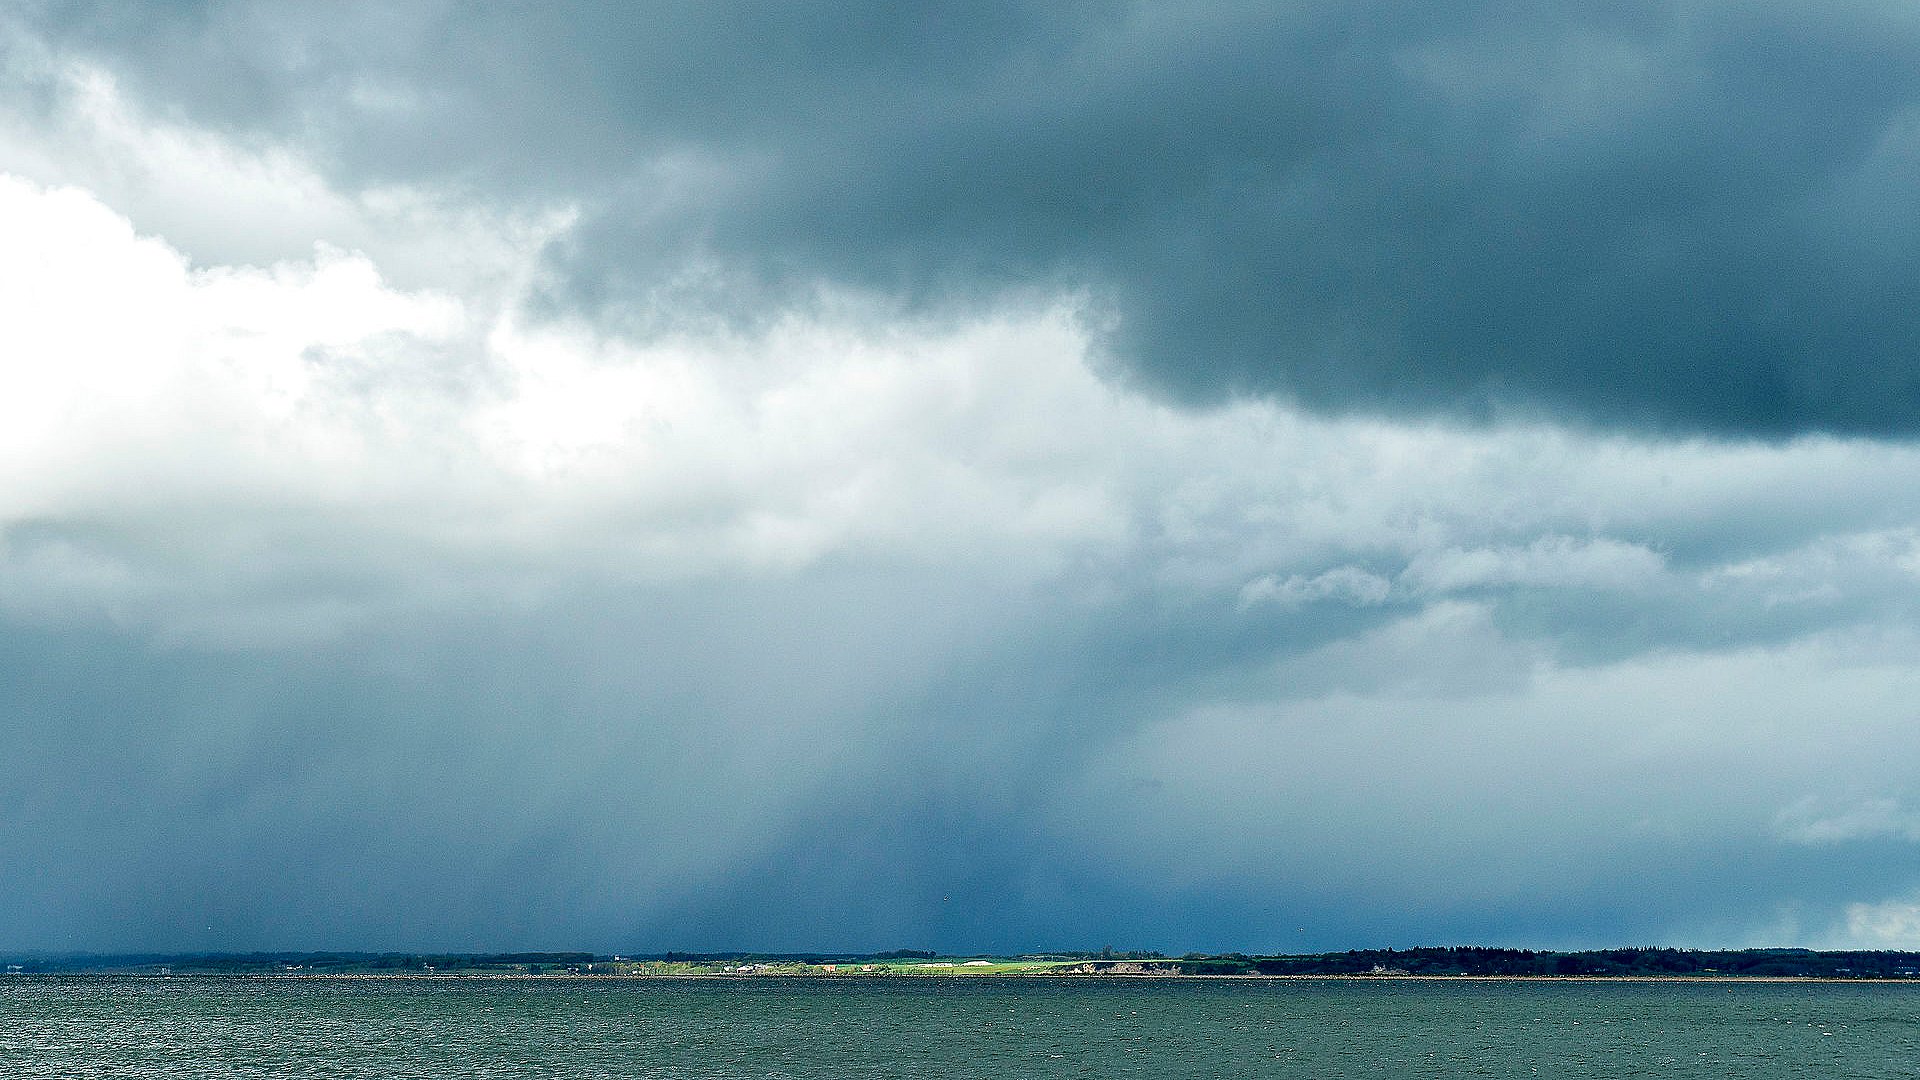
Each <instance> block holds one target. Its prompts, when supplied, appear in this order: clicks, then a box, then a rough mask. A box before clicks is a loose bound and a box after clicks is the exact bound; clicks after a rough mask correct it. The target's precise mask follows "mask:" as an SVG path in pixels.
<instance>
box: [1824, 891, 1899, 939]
mask: <svg viewBox="0 0 1920 1080" xmlns="http://www.w3.org/2000/svg"><path fill="white" fill-rule="evenodd" d="M1822 944H1823V945H1824V947H1826V948H1830V949H1899V950H1916V949H1920V899H1915V898H1914V897H1911V896H1908V897H1900V898H1896V899H1891V900H1881V901H1877V902H1861V903H1855V904H1848V905H1847V907H1846V912H1845V916H1844V918H1843V919H1842V921H1841V923H1840V924H1839V925H1838V926H1836V927H1835V928H1834V930H1833V931H1832V932H1831V933H1830V935H1829V937H1828V939H1827V940H1826V941H1824V942H1822Z"/></svg>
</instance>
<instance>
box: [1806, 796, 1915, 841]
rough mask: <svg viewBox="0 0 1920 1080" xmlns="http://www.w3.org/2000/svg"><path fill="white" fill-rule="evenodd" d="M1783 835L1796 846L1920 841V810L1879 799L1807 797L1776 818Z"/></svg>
mask: <svg viewBox="0 0 1920 1080" xmlns="http://www.w3.org/2000/svg"><path fill="white" fill-rule="evenodd" d="M1774 827H1775V829H1776V830H1777V831H1778V832H1779V834H1780V836H1781V837H1782V838H1783V839H1785V840H1789V841H1792V842H1793V843H1796V844H1813V845H1821V844H1844V843H1849V842H1852V841H1857V840H1875V839H1883V838H1890V839H1896V840H1910V841H1916V842H1920V810H1913V809H1909V808H1908V807H1906V806H1905V805H1903V804H1902V803H1901V801H1900V800H1899V799H1896V798H1890V797H1884V796H1883V797H1879V798H1870V799H1860V800H1857V801H1854V802H1848V803H1838V804H1836V803H1835V802H1833V801H1832V800H1826V799H1820V798H1818V797H1816V796H1812V795H1809V796H1806V797H1804V798H1801V799H1797V800H1795V801H1794V802H1793V803H1792V804H1790V805H1788V806H1786V807H1784V808H1783V809H1781V811H1780V812H1779V814H1777V815H1776V816H1775V818H1774Z"/></svg>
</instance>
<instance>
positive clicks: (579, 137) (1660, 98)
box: [31, 2, 1920, 436]
mask: <svg viewBox="0 0 1920 1080" xmlns="http://www.w3.org/2000/svg"><path fill="white" fill-rule="evenodd" d="M183 7H184V8H186V10H184V11H183V10H182V8H183ZM31 21H32V23H33V25H34V26H35V27H36V29H38V30H39V31H40V32H42V33H44V34H46V35H47V36H49V37H51V38H53V39H54V40H56V41H58V42H60V43H62V44H63V45H66V46H68V47H71V48H72V49H74V50H76V51H77V52H78V53H79V54H80V55H88V56H94V57H98V58H100V60H101V62H102V63H104V64H105V65H107V66H108V67H109V68H110V69H111V70H112V71H114V72H115V73H116V75H117V76H118V77H120V78H123V79H125V80H126V81H127V83H128V85H129V87H130V88H131V89H133V90H134V91H135V92H136V93H138V94H139V95H141V96H142V97H150V98H151V100H153V101H154V102H155V103H156V104H157V105H159V106H160V107H161V108H163V109H165V110H167V111H170V112H178V113H181V114H184V115H188V116H191V117H192V118H194V120H195V121H196V122H201V123H208V124H214V125H218V126H220V127H222V128H224V129H226V130H230V131H233V132H236V133H238V134H239V135H240V136H241V137H243V138H262V137H265V138H272V139H276V140H287V141H291V142H292V143H294V144H295V145H298V146H300V147H301V148H302V150H303V151H304V152H306V153H308V154H310V155H312V157H313V158H314V159H315V160H316V161H317V162H319V163H320V167H321V168H323V169H324V170H325V171H326V173H327V174H328V175H329V176H330V177H332V178H333V179H334V180H335V181H336V182H339V183H342V184H344V185H346V186H348V187H350V188H357V187H363V186H366V185H373V184H382V183H430V184H435V185H450V186H453V187H456V188H458V189H459V190H462V191H463V192H469V193H472V194H474V195H477V196H480V197H483V198H488V199H493V200H499V201H504V202H507V203H515V204H518V203H529V202H532V203H538V202H541V201H543V200H545V201H557V202H565V203H568V204H570V205H577V206H579V208H580V211H581V213H582V215H583V221H582V222H581V223H580V225H579V227H578V228H576V229H575V230H573V231H571V232H570V233H569V234H568V235H567V236H566V237H565V238H564V239H563V240H561V241H559V242H557V243H556V244H555V245H554V246H553V248H552V249H551V250H550V251H549V253H548V257H549V259H550V262H551V265H552V268H553V269H554V271H555V273H556V278H555V280H554V281H553V282H552V283H551V284H552V289H553V296H552V297H551V300H552V302H553V303H556V304H559V305H562V306H564V307H567V308H575V307H580V306H586V307H589V308H592V309H594V310H596V311H597V312H599V314H600V315H602V316H603V317H605V318H608V319H614V320H620V321H623V322H624V323H625V324H626V325H627V327H628V328H629V329H631V330H633V331H636V332H640V333H651V332H657V331H658V330H660V329H661V324H662V323H663V322H664V323H667V324H675V325H677V324H680V323H682V322H684V321H685V320H688V319H698V318H703V317H708V318H710V317H723V318H728V319H743V318H754V317H759V316H762V315H764V313H765V312H766V311H768V310H770V309H782V308H786V307H790V306H792V305H794V304H799V303H804V302H806V301H807V300H808V298H810V297H811V296H812V295H813V293H814V292H815V291H816V290H817V289H819V288H821V287H823V286H839V287H852V288H858V289H863V290H871V291H873V292H876V293H878V294H881V295H884V296H887V297H890V298H894V299H895V300H897V301H900V302H903V303H907V304H910V305H912V306H915V307H918V308H921V309H928V310H941V309H947V308H949V307H951V306H956V305H957V306H958V307H959V308H961V309H962V310H978V309H979V308H980V307H982V306H985V305H991V304H993V303H994V302H996V301H998V300H1000V299H1001V298H1004V297H1005V296H1007V295H1009V294H1019V293H1022V292H1030V291H1031V290H1034V289H1043V290H1079V291H1082V292H1084V293H1086V294H1087V295H1088V296H1090V297H1092V298H1094V299H1095V301H1096V304H1095V307H1096V308H1097V316H1096V317H1097V319H1098V321H1099V324H1100V325H1101V326H1102V327H1104V328H1105V330H1106V331H1107V332H1106V333H1105V334H1103V336H1102V339H1101V341H1100V343H1099V344H1100V346H1101V350H1102V352H1103V354H1105V355H1106V356H1107V357H1108V358H1109V359H1110V361H1111V362H1112V363H1114V364H1117V365H1119V366H1120V367H1121V368H1123V369H1124V370H1126V371H1128V372H1130V373H1131V374H1132V375H1134V376H1135V377H1137V378H1138V379H1139V380H1140V382H1141V383H1142V384H1143V385H1146V386H1148V387H1151V388H1153V389H1154V390H1155V391H1157V392H1162V393H1167V394H1170V395H1172V396H1174V397H1175V398H1177V399H1179V400H1183V401H1188V402H1218V401H1221V400H1226V399H1228V398H1231V397H1233V396H1235V395H1240V394H1278V395H1281V396H1283V397H1285V398H1287V399H1290V400H1295V401H1298V402H1300V403H1302V404H1304V405H1307V406H1309V407H1311V408H1314V409H1316V410H1332V411H1338V412H1348V411H1356V410H1359V411H1379V410H1386V411H1390V412H1394V413H1399V414H1424V415H1432V414H1442V415H1451V416H1456V417H1474V418H1486V417H1489V416H1497V415H1504V414H1506V413H1508V412H1510V411H1512V410H1521V411H1523V412H1530V411H1534V410H1542V411H1545V412H1546V413H1548V414H1551V415H1557V416H1565V417H1569V418H1575V419H1579V420H1582V421H1587V422H1594V423H1600V424H1606V425H1617V424H1626V425H1632V426H1638V427H1644V428H1653V429H1660V430H1670V431H1705V432H1720V433H1749V434H1760V435H1768V436H1778V435H1787V434H1792V433H1796V432H1804V431H1831V432H1847V433H1862V434H1892V433H1901V432H1907V431H1909V430H1911V428H1912V426H1913V423H1914V419H1915V412H1914V408H1915V407H1914V405H1913V402H1914V401H1915V400H1920V395H1916V394H1915V393H1914V390H1915V389H1916V381H1915V367H1914V361H1913V353H1914V346H1915V343H1916V341H1920V337H1917V336H1916V330H1917V329H1920V323H1916V319H1920V316H1916V315H1915V314H1914V312H1915V310H1916V305H1915V304H1913V303H1912V302H1911V301H1912V297H1913V295H1914V293H1915V289H1916V286H1917V285H1920V268H1916V264H1915V263H1914V260H1913V257H1912V254H1911V250H1912V248H1913V238H1914V236H1915V234H1916V225H1920V221H1917V220H1916V216H1915V214H1916V212H1915V210H1914V208H1913V205H1912V200H1911V199H1909V198H1908V197H1907V196H1906V193H1907V192H1908V191H1909V190H1910V189H1911V186H1912V184H1913V181H1914V180H1915V170H1916V162H1917V161H1920V158H1917V157H1916V147H1920V142H1917V141H1916V134H1915V133H1916V131H1920V127H1917V126H1916V116H1920V112H1916V105H1917V104H1920V75H1916V74H1915V68H1914V65H1913V64H1912V62H1911V60H1912V56H1913V54H1914V51H1915V49H1916V47H1920V26H1917V25H1916V24H1915V22H1914V20H1913V19H1912V18H1911V16H1910V15H1909V14H1907V13H1906V12H1905V11H1904V9H1902V8H1900V7H1899V6H1898V5H1887V4H1877V3H1843V4H1836V5H1824V6H1823V7H1822V8H1821V10H1820V11H1818V12H1811V11H1803V10H1801V9H1799V8H1797V7H1794V6H1791V5H1779V4H1771V3H1725V4H1688V3H1671V2H1662V3H1633V2H1626V3H1606V4H1594V5H1582V6H1581V7H1580V8H1579V9H1577V10H1575V9H1569V8H1567V7H1566V6H1564V5H1533V4H1510V3H1464V4H1448V5H1444V6H1441V7H1435V6H1431V5H1405V4H1369V3H1335V4H1321V5H1310V6H1305V7H1298V6H1296V7H1293V8H1289V9H1287V10H1284V11H1275V10H1274V9H1273V8H1272V5H1263V4H1252V5H1238V4H1223V5H1211V6H1209V7H1208V8H1207V10H1205V11H1204V12H1195V11H1193V10H1191V9H1189V8H1186V7H1183V6H1179V5H1153V4H1141V5H1122V4H1094V5H1073V4H1007V3H1000V4H940V3H934V4H916V5H906V6H901V5H889V4H878V5H847V4H822V5H768V4H758V3H739V4H707V5H695V6H675V5H659V6H651V7H648V6H642V7H634V6H627V5H556V6H554V7H551V8H549V9H548V10H547V11H545V12H543V13H542V14H541V15H540V17H538V18H532V17H527V16H526V15H525V14H524V13H520V12H514V11H510V10H508V9H488V10H474V9H472V8H469V7H462V6H458V5H411V6H409V8H408V9H406V11H405V12H402V13H395V12H392V11H389V10H386V6H385V5H367V6H363V7H358V8H350V9H347V10H345V11H341V10H336V9H333V8H330V9H329V10H328V11H327V12H324V13H320V12H307V11H303V10H301V9H298V8H294V7H288V6H286V5H273V4H264V5H261V4H247V3H233V4H205V5H168V6H166V7H165V8H156V7H133V8H127V7H125V6H106V7H101V8H96V7H93V6H91V5H70V4H63V3H48V4H44V5H40V6H39V8H38V10H37V12H36V17H34V18H33V19H32V20H31Z"/></svg>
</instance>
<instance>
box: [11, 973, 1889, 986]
mask: <svg viewBox="0 0 1920 1080" xmlns="http://www.w3.org/2000/svg"><path fill="white" fill-rule="evenodd" d="M8 979H21V980H27V979H32V980H48V979H142V980H161V979H183V980H228V979H259V980H270V981H289V982H294V981H298V982H338V981H366V980H374V981H414V982H419V981H431V982H530V983H550V982H570V983H623V982H694V981H699V980H709V981H726V982H741V981H756V980H757V981H775V982H794V981H799V980H808V981H816V982H853V981H861V982H898V981H901V980H909V981H932V980H963V981H968V982H973V981H979V980H1007V979H1020V980H1039V981H1052V982H1063V981H1064V982H1113V981H1133V982H1357V983H1377V982H1434V983H1473V982H1517V983H1722V984H1724V983H1831V984H1835V985H1847V986H1857V985H1910V984H1920V977H1910V976H1909V977H1888V978H1847V977H1844V976H1819V975H1717V974H1716V975H1415V974H1379V975H1375V974H1326V975H1259V974H1245V975H1207V974H1186V973H1180V972H1164V973H1149V972H1048V971H1026V972H991V973H982V974H977V975H973V974H962V973H957V972H946V971H929V972H897V973H890V974H883V973H878V972H834V973H824V972H768V971H760V972H689V973H665V972H661V973H648V974H640V973H633V974H621V975H614V974H606V975H586V974H575V973H554V974H539V975H534V974H529V973H527V972H513V971H500V972H488V971H450V972H422V971H377V972H376V971H356V972H307V971H185V972H164V973H163V972H151V971H36V972H10V973H7V974H4V975H0V985H5V981H6V980H8Z"/></svg>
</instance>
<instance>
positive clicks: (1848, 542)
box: [1701, 526, 1920, 607]
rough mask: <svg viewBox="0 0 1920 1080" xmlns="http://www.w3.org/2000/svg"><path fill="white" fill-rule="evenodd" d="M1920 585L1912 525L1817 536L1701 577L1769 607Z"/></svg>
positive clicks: (1918, 546) (1918, 547)
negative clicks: (1756, 599) (1744, 593)
mask: <svg viewBox="0 0 1920 1080" xmlns="http://www.w3.org/2000/svg"><path fill="white" fill-rule="evenodd" d="M1916 581H1920V530H1916V529H1915V528H1913V527H1911V526H1900V527H1895V528H1888V529H1872V530H1867V531H1863V532H1838V533H1835V534H1833V535H1825V536H1817V537H1814V538H1813V539H1811V540H1810V541H1808V542H1807V543H1805V544H1803V545H1800V546H1797V547H1793V548H1791V549H1788V550H1785V551H1776V552H1770V553H1768V554H1766V555H1763V556H1759V557H1756V558H1750V559H1740V560H1736V561H1731V562H1727V563H1724V564H1722V565H1718V566H1715V567H1713V568H1711V569H1710V570H1708V571H1707V572H1706V573H1704V574H1703V575H1702V576H1701V584H1702V585H1703V586H1704V587H1706V588H1708V589H1714V590H1740V591H1746V592H1748V593H1751V594H1753V595H1754V596H1756V597H1757V598H1759V599H1760V601H1761V602H1762V603H1764V604H1766V605H1767V606H1769V607H1772V606H1778V605H1785V604H1808V603H1825V602H1834V601H1840V600H1844V599H1846V598H1847V597H1848V596H1849V595H1854V596H1858V595H1862V594H1868V595H1872V594H1884V593H1886V592H1888V591H1890V590H1892V591H1897V590H1901V589H1904V588H1909V587H1911V586H1912V585H1913V584H1914V583H1915V582H1916Z"/></svg>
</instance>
